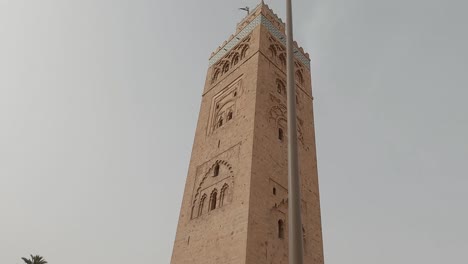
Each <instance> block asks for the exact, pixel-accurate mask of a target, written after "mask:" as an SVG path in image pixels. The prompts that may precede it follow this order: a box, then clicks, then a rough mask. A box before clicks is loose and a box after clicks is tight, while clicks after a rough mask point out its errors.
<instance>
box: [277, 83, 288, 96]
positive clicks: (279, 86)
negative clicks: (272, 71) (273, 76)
mask: <svg viewBox="0 0 468 264" xmlns="http://www.w3.org/2000/svg"><path fill="white" fill-rule="evenodd" d="M276 91H277V92H278V93H279V94H283V93H285V91H286V89H285V85H284V83H283V82H282V81H281V80H276Z"/></svg>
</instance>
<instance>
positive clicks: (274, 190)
mask: <svg viewBox="0 0 468 264" xmlns="http://www.w3.org/2000/svg"><path fill="white" fill-rule="evenodd" d="M273 195H276V188H275V187H273Z"/></svg>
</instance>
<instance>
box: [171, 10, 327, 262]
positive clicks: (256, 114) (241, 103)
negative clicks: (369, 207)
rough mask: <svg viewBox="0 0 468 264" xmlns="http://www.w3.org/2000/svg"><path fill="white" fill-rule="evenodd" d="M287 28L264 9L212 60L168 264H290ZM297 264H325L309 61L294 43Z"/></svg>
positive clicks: (245, 22) (255, 12)
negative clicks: (300, 252)
mask: <svg viewBox="0 0 468 264" xmlns="http://www.w3.org/2000/svg"><path fill="white" fill-rule="evenodd" d="M285 41H286V37H285V24H284V23H283V22H282V20H281V19H279V18H278V16H277V15H276V14H275V13H273V11H272V10H271V9H270V8H269V7H268V6H267V5H265V4H264V3H263V1H262V3H261V4H259V5H258V6H257V7H256V8H255V9H254V10H252V11H251V12H250V14H248V15H247V16H246V17H245V18H244V19H243V20H242V21H241V22H240V23H239V24H238V25H237V30H236V32H235V34H233V35H232V36H231V37H230V38H229V39H228V40H227V41H225V42H224V43H223V45H222V46H220V47H219V48H218V49H217V50H216V51H215V52H213V54H212V55H211V57H210V60H209V69H208V74H207V77H206V83H205V88H204V90H203V94H202V102H201V108H200V114H199V118H198V125H197V130H196V133H195V141H194V144H193V150H192V157H191V160H190V166H189V171H188V175H187V181H186V184H185V192H184V197H183V201H182V207H181V211H180V217H179V224H178V227H177V235H176V239H175V243H174V250H173V254H172V260H171V263H172V264H287V263H288V224H287V223H288V201H287V199H288V161H287V137H288V135H287V119H286V117H287V112H286V111H287V109H286V47H285ZM294 50H295V52H294V54H295V58H294V59H295V71H296V73H295V74H296V76H295V79H296V102H297V121H298V122H297V123H298V140H299V167H300V177H301V186H302V192H301V194H302V223H303V232H304V237H303V239H304V263H308V264H323V250H322V229H321V220H320V200H319V189H318V177H317V159H316V151H315V132H314V118H313V109H312V108H313V107H312V105H313V104H312V102H313V97H312V85H311V77H310V59H309V55H308V54H307V53H305V52H304V50H303V49H302V48H300V47H298V46H297V44H296V43H295V48H294Z"/></svg>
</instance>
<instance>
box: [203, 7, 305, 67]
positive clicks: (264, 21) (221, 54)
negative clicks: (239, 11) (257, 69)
mask: <svg viewBox="0 0 468 264" xmlns="http://www.w3.org/2000/svg"><path fill="white" fill-rule="evenodd" d="M259 24H262V25H263V26H264V27H266V28H267V30H268V32H270V33H271V34H272V35H273V36H274V37H275V38H276V39H279V40H281V42H280V43H282V44H283V46H284V45H286V36H285V35H284V34H283V33H282V32H281V31H279V30H278V28H277V27H276V26H275V25H273V23H272V22H271V21H270V20H269V19H268V18H266V17H265V16H263V15H259V16H257V17H256V18H255V19H253V20H252V21H251V22H250V23H249V24H248V25H247V26H246V27H244V29H243V30H242V31H241V32H239V33H238V34H237V35H236V36H235V37H234V38H232V39H231V40H230V41H229V42H228V43H227V44H226V45H224V46H223V47H222V48H221V49H220V50H219V51H218V52H216V53H215V54H214V55H213V57H211V59H210V60H209V66H212V65H214V64H215V63H217V62H218V61H219V60H220V59H221V58H223V57H224V55H225V54H226V53H228V52H229V51H230V50H231V48H232V47H234V46H235V45H237V43H239V41H240V40H241V39H242V38H244V37H245V36H247V35H248V34H250V33H251V32H252V31H253V30H254V29H255V28H256V27H257V26H258V25H259ZM293 50H294V57H295V58H296V59H297V60H299V61H300V62H301V63H302V64H303V65H305V66H306V67H307V68H308V69H310V60H309V59H308V58H307V57H305V56H304V54H302V52H301V51H300V50H299V49H298V48H296V47H294V48H293Z"/></svg>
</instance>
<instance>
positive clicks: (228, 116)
mask: <svg viewBox="0 0 468 264" xmlns="http://www.w3.org/2000/svg"><path fill="white" fill-rule="evenodd" d="M231 119H232V112H229V113H228V115H227V120H228V121H229V120H231Z"/></svg>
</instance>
